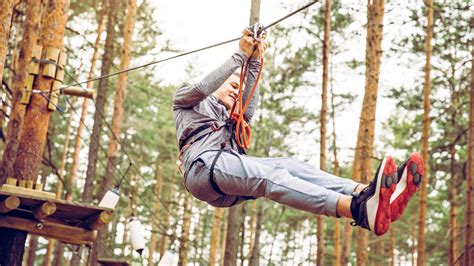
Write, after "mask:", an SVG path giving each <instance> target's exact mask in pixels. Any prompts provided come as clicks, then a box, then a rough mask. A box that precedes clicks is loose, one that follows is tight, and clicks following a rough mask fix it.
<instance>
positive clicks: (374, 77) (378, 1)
mask: <svg viewBox="0 0 474 266" xmlns="http://www.w3.org/2000/svg"><path fill="white" fill-rule="evenodd" d="M383 15H384V0H374V1H369V2H368V4H367V38H366V52H365V67H366V70H365V94H364V100H363V103H362V111H361V118H360V124H359V132H358V141H359V140H360V141H361V142H360V150H356V152H358V153H360V166H359V169H358V170H357V171H359V176H360V181H361V183H363V184H365V183H367V182H368V177H370V176H372V164H371V162H372V161H371V158H372V154H373V146H374V130H375V111H376V106H377V93H378V82H379V74H380V60H381V56H382V47H381V46H382V29H383ZM357 235H358V237H357V239H358V240H357V264H359V265H365V264H367V260H368V257H367V241H368V232H367V231H366V230H365V229H360V228H359V229H358V230H357Z"/></svg>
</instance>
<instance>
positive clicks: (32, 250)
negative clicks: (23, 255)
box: [26, 235, 38, 266]
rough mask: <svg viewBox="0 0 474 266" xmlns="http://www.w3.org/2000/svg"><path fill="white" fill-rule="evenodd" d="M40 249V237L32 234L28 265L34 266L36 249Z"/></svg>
mask: <svg viewBox="0 0 474 266" xmlns="http://www.w3.org/2000/svg"><path fill="white" fill-rule="evenodd" d="M37 249H38V237H37V236H35V235H32V236H31V237H30V242H29V243H28V254H27V259H26V265H27V266H34V265H35V261H36V251H37Z"/></svg>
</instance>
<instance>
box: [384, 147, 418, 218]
mask: <svg viewBox="0 0 474 266" xmlns="http://www.w3.org/2000/svg"><path fill="white" fill-rule="evenodd" d="M397 172H398V182H397V188H396V189H395V192H394V193H393V195H392V198H391V199H390V212H391V214H392V222H393V221H396V220H398V219H399V218H400V216H402V214H403V211H404V210H405V208H406V207H407V205H408V201H409V200H410V198H411V197H412V196H413V194H415V192H416V191H417V190H418V187H419V186H420V184H421V180H422V179H423V175H424V173H425V169H424V163H423V157H422V156H421V155H420V154H419V153H418V152H414V153H412V154H411V155H410V157H408V160H407V161H406V162H405V163H403V164H402V165H400V166H399V167H398V169H397Z"/></svg>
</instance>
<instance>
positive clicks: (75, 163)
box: [66, 8, 107, 201]
mask: <svg viewBox="0 0 474 266" xmlns="http://www.w3.org/2000/svg"><path fill="white" fill-rule="evenodd" d="M106 21H107V20H106V16H105V8H104V9H103V10H101V11H100V12H99V24H98V26H97V37H96V38H95V42H94V51H93V52H92V59H91V66H90V69H89V75H88V79H92V78H93V77H94V71H95V67H96V62H97V57H98V55H99V47H100V40H101V39H100V38H101V35H102V32H103V31H104V28H105V22H106ZM92 86H93V82H88V83H87V88H88V89H92ZM88 107H89V99H88V98H84V99H83V102H82V106H81V110H82V111H81V120H80V121H79V126H78V127H77V133H76V138H75V140H74V153H73V155H72V162H71V167H70V168H69V178H68V180H67V182H68V188H69V189H68V190H67V191H66V200H68V201H70V200H72V191H71V190H70V188H72V187H74V186H75V183H76V178H77V170H78V169H79V154H80V152H81V147H82V136H83V135H84V123H85V121H86V117H87V108H88Z"/></svg>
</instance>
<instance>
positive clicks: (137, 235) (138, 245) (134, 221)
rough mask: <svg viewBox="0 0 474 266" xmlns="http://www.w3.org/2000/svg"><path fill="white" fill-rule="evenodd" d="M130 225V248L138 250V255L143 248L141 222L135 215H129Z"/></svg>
mask: <svg viewBox="0 0 474 266" xmlns="http://www.w3.org/2000/svg"><path fill="white" fill-rule="evenodd" d="M129 225H130V242H131V243H132V249H133V250H135V251H136V252H138V254H140V256H141V255H142V252H143V250H144V249H145V237H144V235H143V230H142V224H141V223H140V220H138V218H137V217H135V216H131V217H130V220H129Z"/></svg>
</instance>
